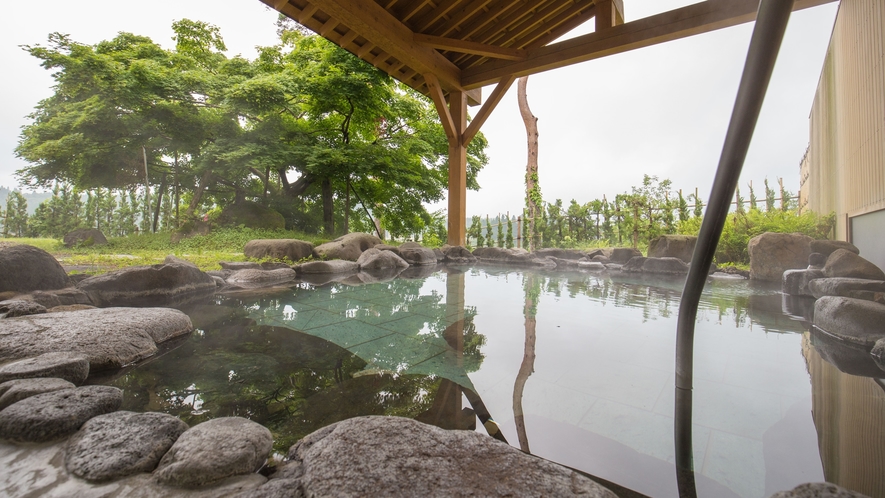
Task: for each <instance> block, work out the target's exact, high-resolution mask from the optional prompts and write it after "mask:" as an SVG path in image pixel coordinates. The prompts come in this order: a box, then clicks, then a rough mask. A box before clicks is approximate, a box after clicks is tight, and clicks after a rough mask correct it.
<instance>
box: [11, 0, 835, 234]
mask: <svg viewBox="0 0 885 498" xmlns="http://www.w3.org/2000/svg"><path fill="white" fill-rule="evenodd" d="M691 3H695V2H693V1H691V0H624V4H625V10H626V12H625V17H626V20H627V22H629V21H632V20H636V19H640V18H643V17H647V16H649V15H653V14H656V13H659V12H663V11H666V10H671V9H674V8H678V7H682V6H684V5H688V4H691ZM836 10H837V4H836V3H830V4H827V5H823V6H820V7H815V8H812V9H806V10H802V11H799V12H795V13H794V14H793V16H792V18H791V20H790V25H789V27H788V29H787V33H786V37H785V40H784V45H783V47H782V49H781V54H780V57H779V59H778V63H777V66H776V68H775V72H774V76H773V79H772V83H771V86H770V88H769V92H768V97H767V98H766V101H765V106H764V107H763V110H762V115H761V117H760V122H759V125H758V127H757V129H756V135H755V136H754V139H753V143H752V145H751V148H750V153H749V156H748V157H747V163H746V165H745V167H744V174H743V177H742V181H741V185H742V190H743V189H744V188H745V186H746V184H747V183H748V182H749V181H753V183H754V186H757V185H758V186H759V187H760V188H761V183H762V181H763V179H765V178H766V177H767V178H768V179H769V182H770V183H774V184H776V178H777V177H783V178H784V182H785V185H786V186H787V188H788V189H789V190H791V191H794V192H795V191H797V190H798V181H799V174H798V173H799V161H800V159H801V158H802V155H803V153H804V152H805V148H806V146H807V145H808V114H809V111H810V110H811V104H812V99H813V97H814V92H815V88H816V87H817V82H818V77H819V75H820V70H821V66H822V64H823V59H824V55H825V52H826V47H827V43H828V41H829V37H830V32H831V30H832V26H833V20H834V19H835V14H836ZM181 18H189V19H197V20H202V21H206V22H209V23H212V24H215V25H217V26H219V27H220V28H221V30H222V34H223V36H224V39H225V42H226V43H227V46H228V49H229V55H234V54H242V55H244V56H246V57H250V58H251V57H253V56H254V54H255V50H254V47H255V46H256V45H270V44H272V43H274V41H275V37H276V35H275V28H274V20H275V19H276V12H275V11H271V10H269V9H267V8H266V7H265V6H264V4H262V3H261V2H259V1H258V0H215V1H213V2H205V1H197V0H153V1H151V2H147V3H145V2H141V3H132V2H120V1H119V0H78V1H76V2H73V1H70V0H64V1H62V0H44V1H42V2H13V3H11V4H10V5H8V6H7V7H6V10H5V12H4V16H2V18H0V57H2V61H3V65H4V67H5V68H6V71H5V73H6V76H5V77H4V78H3V83H2V85H3V92H0V185H4V186H14V185H16V184H17V181H16V179H15V177H14V173H15V170H17V169H19V168H21V167H22V166H23V165H24V163H22V162H21V161H20V160H19V159H17V158H16V157H15V155H14V152H13V151H14V149H15V146H16V144H17V141H18V135H19V131H20V128H21V126H22V125H24V124H26V123H27V122H28V120H27V118H26V116H27V114H28V113H30V112H31V111H32V109H33V107H34V105H35V104H36V103H37V102H38V101H39V100H40V99H43V98H46V97H48V96H49V95H51V93H52V89H51V85H52V79H51V78H50V75H49V72H48V71H46V70H44V69H42V68H41V67H40V66H39V65H38V64H37V61H36V59H33V58H31V57H30V56H29V55H27V54H26V53H25V52H24V51H22V50H21V49H20V48H18V46H19V45H22V44H36V43H43V42H45V40H46V36H47V34H49V33H51V32H54V31H59V32H62V33H67V34H70V35H71V36H72V38H73V39H74V40H77V41H79V42H83V43H96V42H98V41H100V40H104V39H108V38H112V37H113V36H114V35H115V34H116V33H117V32H118V31H129V32H133V33H137V34H141V35H146V36H150V37H151V38H153V39H154V40H155V41H157V42H159V43H161V44H163V45H166V46H171V44H172V41H171V37H172V31H171V28H170V26H171V24H172V21H173V20H176V19H181ZM752 27H753V25H752V24H745V25H741V26H736V27H732V28H728V29H724V30H719V31H715V32H712V33H707V34H703V35H699V36H695V37H692V38H687V39H683V40H677V41H673V42H670V43H666V44H662V45H657V46H654V47H649V48H645V49H641V50H636V51H632V52H628V53H625V54H621V55H616V56H611V57H608V58H604V59H599V60H595V61H590V62H586V63H583V64H578V65H575V66H571V67H568V68H563V69H559V70H556V71H551V72H546V73H542V74H538V75H534V76H532V77H530V79H529V84H528V98H529V104H530V106H531V108H532V111H533V113H534V114H535V115H536V116H537V117H538V118H539V121H538V126H539V131H540V152H539V158H540V161H539V163H540V168H539V170H540V173H539V176H540V180H541V190H542V193H543V195H544V198H545V199H546V200H554V199H557V198H561V199H563V201H564V202H565V203H566V204H567V203H568V201H569V200H570V199H576V200H578V201H579V202H586V201H589V200H592V199H595V198H601V197H602V195H603V194H606V195H607V196H609V198H610V197H611V196H613V195H614V194H616V193H620V192H624V191H628V190H629V189H630V187H631V186H632V185H638V184H639V183H640V182H641V181H642V176H643V174H650V175H657V176H659V177H661V178H669V179H670V180H672V181H673V187H674V188H675V189H679V188H682V189H683V190H684V191H686V192H688V191H694V188H695V187H698V188H699V189H700V192H701V198H702V199H706V197H707V194H708V192H709V189H710V185H711V183H712V179H713V174H714V170H715V168H716V164H717V161H718V159H719V151H720V148H721V146H722V141H723V139H724V135H725V129H726V127H727V124H728V119H729V116H730V113H731V107H732V104H733V103H734V96H735V93H736V91H737V85H738V80H739V78H740V73H741V69H742V67H743V62H744V57H745V54H746V48H747V45H748V43H749V39H750V34H751V31H752ZM490 90H491V88H487V89H485V90H484V93H485V94H486V95H488V92H489V91H490ZM475 111H476V108H474V109H473V112H475ZM482 131H483V133H485V135H486V137H487V138H488V140H489V144H490V145H489V149H488V153H489V156H490V162H489V165H488V166H487V167H486V168H485V169H484V170H483V171H482V173H481V174H480V177H479V181H480V185H481V186H482V190H480V191H479V192H470V193H469V194H468V197H467V210H468V213H469V214H483V215H484V214H490V215H492V216H494V215H495V214H496V213H498V212H505V211H508V210H509V211H510V212H516V211H518V210H521V209H522V205H523V196H524V188H525V187H524V185H523V175H524V171H525V129H524V128H523V124H522V120H521V119H520V117H519V112H518V109H517V106H516V85H513V88H512V89H511V90H510V92H508V94H507V95H506V97H505V98H504V99H503V101H502V102H501V104H500V105H499V106H498V108H497V109H496V110H495V112H494V113H493V114H492V116H491V117H490V118H489V120H488V121H487V122H486V124H485V126H484V127H483V130H482ZM745 196H746V194H745ZM443 206H444V203H441V204H440V205H439V206H434V208H437V207H443Z"/></svg>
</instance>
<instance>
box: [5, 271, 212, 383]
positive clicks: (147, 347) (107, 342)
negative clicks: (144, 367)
mask: <svg viewBox="0 0 885 498" xmlns="http://www.w3.org/2000/svg"><path fill="white" fill-rule="evenodd" d="M212 285H213V286H214V285H215V282H214V281H213V283H212ZM2 327H3V331H2V333H0V358H2V359H7V360H14V359H19V358H29V357H32V356H37V355H41V354H43V353H54V352H74V353H79V354H81V355H83V356H86V358H87V359H88V361H89V369H90V371H97V370H103V369H109V368H121V367H123V366H125V365H129V364H130V363H134V362H136V361H139V360H142V359H144V358H147V357H149V356H151V355H153V354H155V353H156V352H157V344H159V343H161V342H164V341H167V340H169V339H172V338H174V337H178V336H181V335H184V334H187V333H189V332H191V330H193V326H192V325H191V321H190V318H188V316H187V315H185V314H184V313H182V312H180V311H178V310H174V309H170V308H95V309H88V310H80V311H66V312H62V313H45V314H42V315H31V316H25V317H19V318H6V319H4V320H3V325H2ZM47 376H52V377H59V376H61V375H59V374H57V373H53V374H51V375H47Z"/></svg>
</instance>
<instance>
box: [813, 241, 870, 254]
mask: <svg viewBox="0 0 885 498" xmlns="http://www.w3.org/2000/svg"><path fill="white" fill-rule="evenodd" d="M809 247H810V248H811V252H816V253H820V254H823V255H824V257H827V256H829V255H830V254H833V252H835V251H836V250H837V249H845V250H846V251H851V252H853V253H854V254H860V249H858V248H857V246H855V245H854V244H852V243H851V242H846V241H844V240H812V241H811V243H810V244H809Z"/></svg>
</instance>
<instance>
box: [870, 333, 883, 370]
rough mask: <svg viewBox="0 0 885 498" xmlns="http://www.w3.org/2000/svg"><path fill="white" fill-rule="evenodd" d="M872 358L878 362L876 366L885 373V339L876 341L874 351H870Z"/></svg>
mask: <svg viewBox="0 0 885 498" xmlns="http://www.w3.org/2000/svg"><path fill="white" fill-rule="evenodd" d="M870 356H872V357H873V361H875V362H876V365H878V366H879V368H880V369H881V370H882V371H885V337H883V338H881V339H879V340H877V341H876V344H874V345H873V349H872V350H870Z"/></svg>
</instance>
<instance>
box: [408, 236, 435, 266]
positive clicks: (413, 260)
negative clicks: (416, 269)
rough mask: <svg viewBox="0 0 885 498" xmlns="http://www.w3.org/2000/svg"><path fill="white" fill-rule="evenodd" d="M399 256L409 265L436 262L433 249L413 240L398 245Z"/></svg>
mask: <svg viewBox="0 0 885 498" xmlns="http://www.w3.org/2000/svg"><path fill="white" fill-rule="evenodd" d="M399 256H400V257H401V258H403V259H404V260H405V261H406V263H409V265H419V266H426V265H435V264H436V255H435V254H433V250H431V249H428V248H426V247H424V246H422V245H421V244H418V243H415V242H405V243H404V244H402V245H401V246H399Z"/></svg>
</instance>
